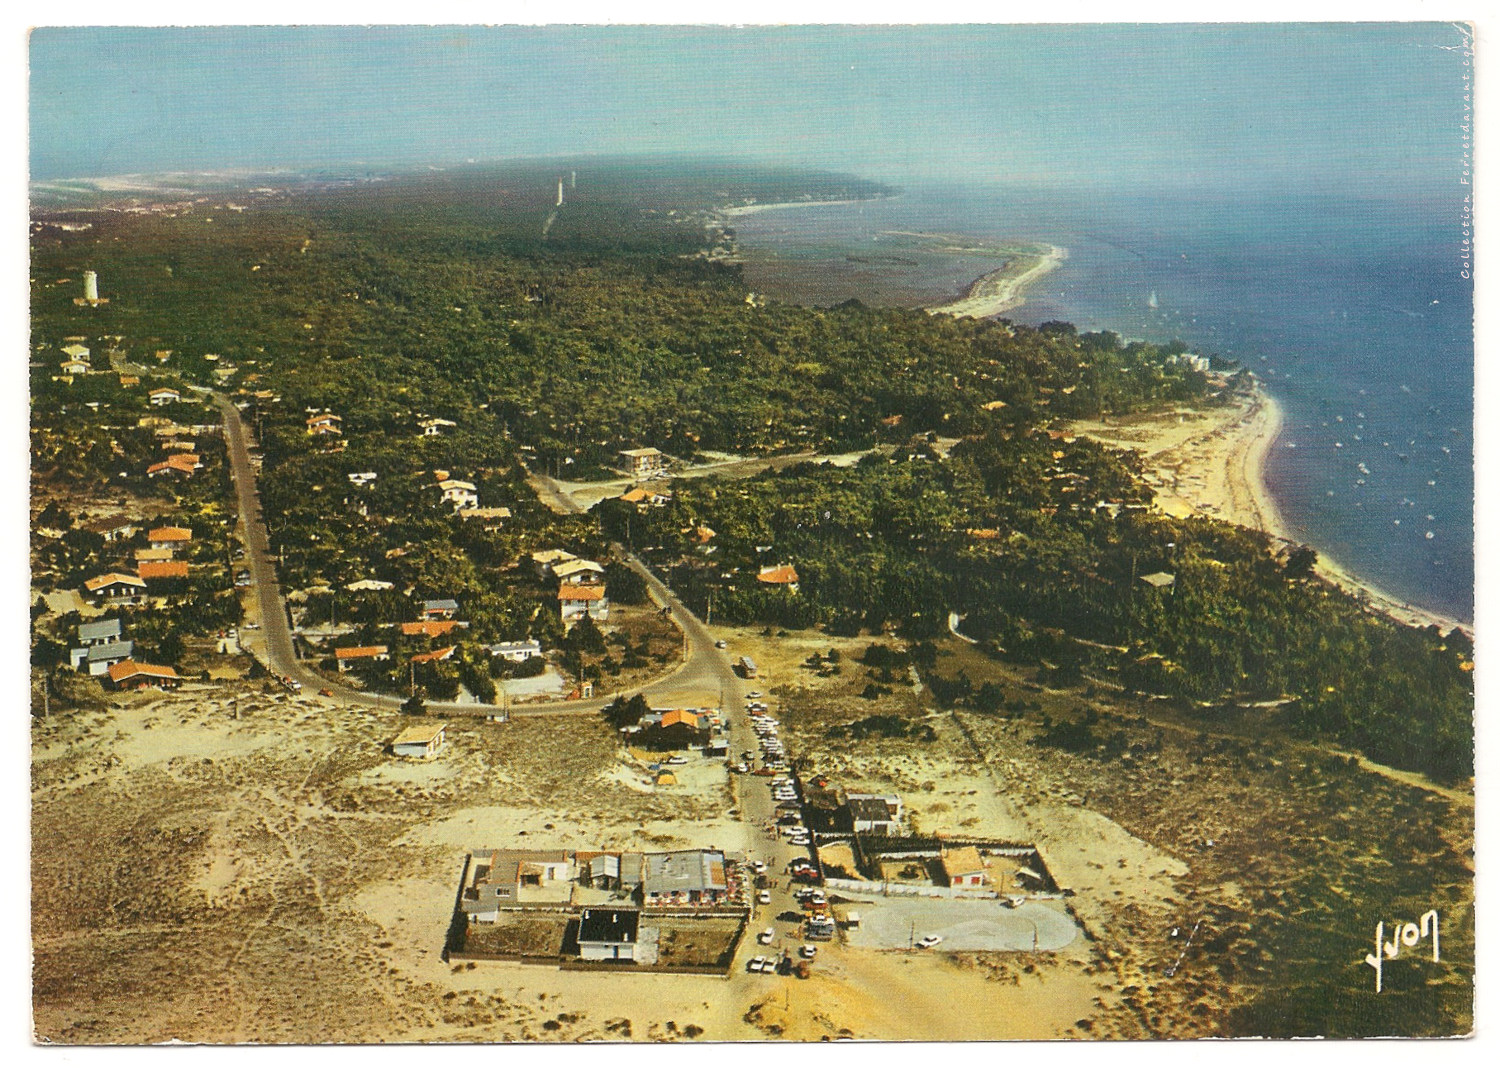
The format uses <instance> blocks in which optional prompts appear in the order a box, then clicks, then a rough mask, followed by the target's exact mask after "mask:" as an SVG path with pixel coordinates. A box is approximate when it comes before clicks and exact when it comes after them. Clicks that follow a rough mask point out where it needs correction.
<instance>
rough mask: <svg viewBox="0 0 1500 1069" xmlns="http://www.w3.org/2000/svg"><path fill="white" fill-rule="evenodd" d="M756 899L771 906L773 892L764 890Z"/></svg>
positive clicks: (764, 904)
mask: <svg viewBox="0 0 1500 1069" xmlns="http://www.w3.org/2000/svg"><path fill="white" fill-rule="evenodd" d="M755 900H756V901H757V902H759V903H760V904H761V905H763V906H769V905H770V904H771V892H770V891H762V892H761V893H760V894H758V895H756V896H755Z"/></svg>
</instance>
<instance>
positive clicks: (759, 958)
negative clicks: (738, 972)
mask: <svg viewBox="0 0 1500 1069" xmlns="http://www.w3.org/2000/svg"><path fill="white" fill-rule="evenodd" d="M765 963H766V959H765V957H764V956H763V955H761V954H757V955H756V956H755V957H753V958H751V959H750V960H749V961H748V962H746V963H745V971H746V972H760V969H761V966H762V965H764V964H765Z"/></svg>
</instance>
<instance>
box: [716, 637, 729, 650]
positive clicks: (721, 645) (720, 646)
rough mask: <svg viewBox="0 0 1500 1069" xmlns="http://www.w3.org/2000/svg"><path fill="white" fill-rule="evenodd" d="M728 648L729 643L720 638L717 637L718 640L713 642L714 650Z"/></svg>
mask: <svg viewBox="0 0 1500 1069" xmlns="http://www.w3.org/2000/svg"><path fill="white" fill-rule="evenodd" d="M728 648H729V643H727V642H725V641H724V640H723V639H722V638H721V639H719V641H717V642H715V643H714V649H716V650H727V649H728Z"/></svg>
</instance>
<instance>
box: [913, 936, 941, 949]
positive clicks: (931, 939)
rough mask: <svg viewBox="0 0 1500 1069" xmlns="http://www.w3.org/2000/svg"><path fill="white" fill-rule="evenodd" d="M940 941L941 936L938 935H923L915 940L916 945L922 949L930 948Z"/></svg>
mask: <svg viewBox="0 0 1500 1069" xmlns="http://www.w3.org/2000/svg"><path fill="white" fill-rule="evenodd" d="M942 941H943V937H942V936H940V935H924V936H923V937H922V938H921V939H918V940H917V946H919V947H921V948H922V949H923V950H931V949H932V948H933V947H935V946H937V945H938V944H939V943H941V942H942Z"/></svg>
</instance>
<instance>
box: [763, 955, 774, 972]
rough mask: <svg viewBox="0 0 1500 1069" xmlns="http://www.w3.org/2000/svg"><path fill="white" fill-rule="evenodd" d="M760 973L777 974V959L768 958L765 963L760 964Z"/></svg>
mask: <svg viewBox="0 0 1500 1069" xmlns="http://www.w3.org/2000/svg"><path fill="white" fill-rule="evenodd" d="M760 971H761V972H775V971H776V959H775V958H766V959H765V960H764V961H762V962H761V963H760Z"/></svg>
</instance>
